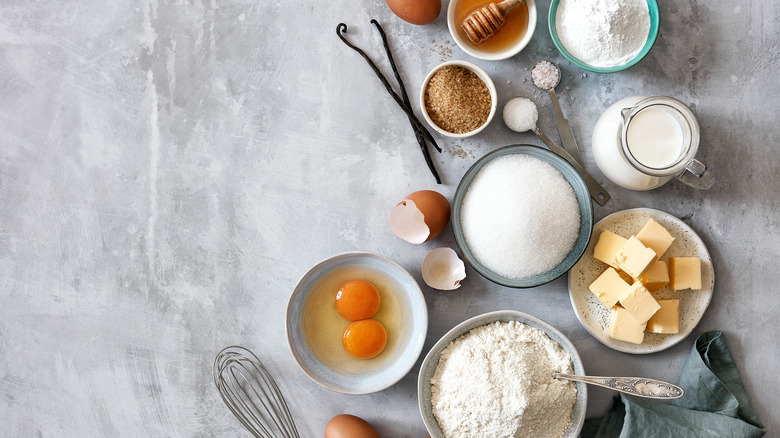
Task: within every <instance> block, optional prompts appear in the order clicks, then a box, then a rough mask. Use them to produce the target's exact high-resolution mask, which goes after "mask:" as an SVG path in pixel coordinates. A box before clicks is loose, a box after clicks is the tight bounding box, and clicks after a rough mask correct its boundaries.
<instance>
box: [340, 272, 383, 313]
mask: <svg viewBox="0 0 780 438" xmlns="http://www.w3.org/2000/svg"><path fill="white" fill-rule="evenodd" d="M381 302H382V299H381V298H380V296H379V290H378V289H377V288H376V286H374V285H373V284H372V283H371V282H370V281H366V280H350V281H348V282H346V283H344V284H342V285H341V287H340V288H339V291H338V292H337V293H336V310H337V311H338V312H339V315H341V317H342V318H344V319H346V320H349V321H359V320H361V319H366V318H371V317H372V316H374V314H375V313H376V312H377V310H379V305H380V304H381Z"/></svg>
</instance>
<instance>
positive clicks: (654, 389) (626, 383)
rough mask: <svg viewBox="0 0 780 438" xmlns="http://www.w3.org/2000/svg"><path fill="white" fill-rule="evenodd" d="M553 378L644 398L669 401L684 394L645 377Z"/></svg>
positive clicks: (666, 384)
mask: <svg viewBox="0 0 780 438" xmlns="http://www.w3.org/2000/svg"><path fill="white" fill-rule="evenodd" d="M555 378H556V379H565V380H573V381H575V382H583V383H587V384H589V385H596V386H601V387H604V388H609V389H612V390H615V391H618V392H623V393H626V394H631V395H635V396H638V397H645V398H655V399H664V400H670V399H673V398H680V397H682V396H683V394H684V393H685V391H683V389H682V388H680V387H679V386H677V385H672V384H671V383H668V382H664V381H661V380H655V379H648V378H646V377H598V376H576V375H573V374H562V373H556V374H555Z"/></svg>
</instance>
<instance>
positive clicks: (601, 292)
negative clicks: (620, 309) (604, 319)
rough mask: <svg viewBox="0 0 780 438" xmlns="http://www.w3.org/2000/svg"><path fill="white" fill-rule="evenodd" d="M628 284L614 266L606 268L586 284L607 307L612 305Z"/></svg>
mask: <svg viewBox="0 0 780 438" xmlns="http://www.w3.org/2000/svg"><path fill="white" fill-rule="evenodd" d="M629 286H630V285H629V284H628V283H626V282H625V281H623V279H622V278H620V275H619V274H618V272H617V271H616V270H615V269H614V268H607V270H606V271H604V272H602V273H601V275H599V276H598V278H596V279H595V280H593V283H591V284H590V286H588V289H590V291H591V292H593V294H594V295H596V296H597V297H598V299H599V300H601V302H602V303H604V305H605V306H607V307H613V306H614V305H615V304H616V303H617V302H618V300H619V299H620V297H621V296H622V295H623V293H624V292H625V291H626V289H628V287H629Z"/></svg>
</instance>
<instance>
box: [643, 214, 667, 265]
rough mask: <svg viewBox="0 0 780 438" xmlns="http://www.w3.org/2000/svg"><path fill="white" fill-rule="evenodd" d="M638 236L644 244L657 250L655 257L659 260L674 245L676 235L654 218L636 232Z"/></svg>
mask: <svg viewBox="0 0 780 438" xmlns="http://www.w3.org/2000/svg"><path fill="white" fill-rule="evenodd" d="M636 238H637V239H639V241H640V242H642V244H643V245H644V246H646V247H648V248H650V249H652V250H653V251H655V259H656V260H658V259H659V258H661V256H662V255H663V254H664V253H665V252H666V250H667V249H669V247H670V246H672V242H674V236H672V234H671V233H670V232H669V231H668V230H667V229H666V228H664V227H663V225H661V224H659V223H658V222H656V221H655V220H653V219H650V220H648V221H647V223H645V225H644V226H643V227H642V229H641V230H639V232H638V233H636Z"/></svg>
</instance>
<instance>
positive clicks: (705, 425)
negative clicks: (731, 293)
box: [581, 331, 766, 438]
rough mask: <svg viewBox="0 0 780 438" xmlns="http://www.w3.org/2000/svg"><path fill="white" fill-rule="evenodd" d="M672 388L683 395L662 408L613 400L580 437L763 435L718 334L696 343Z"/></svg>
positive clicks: (656, 404)
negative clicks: (606, 409)
mask: <svg viewBox="0 0 780 438" xmlns="http://www.w3.org/2000/svg"><path fill="white" fill-rule="evenodd" d="M678 384H679V386H680V387H682V388H683V390H684V391H685V395H683V396H682V397H681V398H679V399H676V400H671V401H670V402H669V403H668V404H664V403H661V402H658V401H656V400H650V399H646V398H639V397H634V396H630V395H625V394H620V395H619V396H616V397H615V399H614V400H613V402H612V406H610V408H609V410H608V411H607V414H606V415H605V416H604V418H596V419H588V420H587V421H586V422H585V427H583V430H582V434H581V437H583V438H616V437H619V438H629V437H631V438H635V437H675V438H680V437H682V438H688V437H691V438H703V437H707V438H714V437H735V438H742V437H746V438H753V437H762V436H764V434H765V433H766V429H765V428H764V426H763V425H762V424H761V423H760V422H759V421H758V418H756V413H755V412H754V411H753V408H752V407H751V406H750V401H749V400H748V396H747V393H746V392H745V388H744V387H743V386H742V380H741V379H740V378H739V371H737V366H736V364H735V363H734V359H733V358H732V357H731V352H730V351H729V347H728V345H727V344H726V339H725V338H724V337H723V333H722V332H720V331H712V332H707V333H704V334H703V335H701V336H699V338H698V339H696V342H695V343H694V347H693V350H692V351H691V355H690V357H689V358H688V362H687V363H686V364H685V368H683V372H682V376H681V377H680V382H679V383H678Z"/></svg>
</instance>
